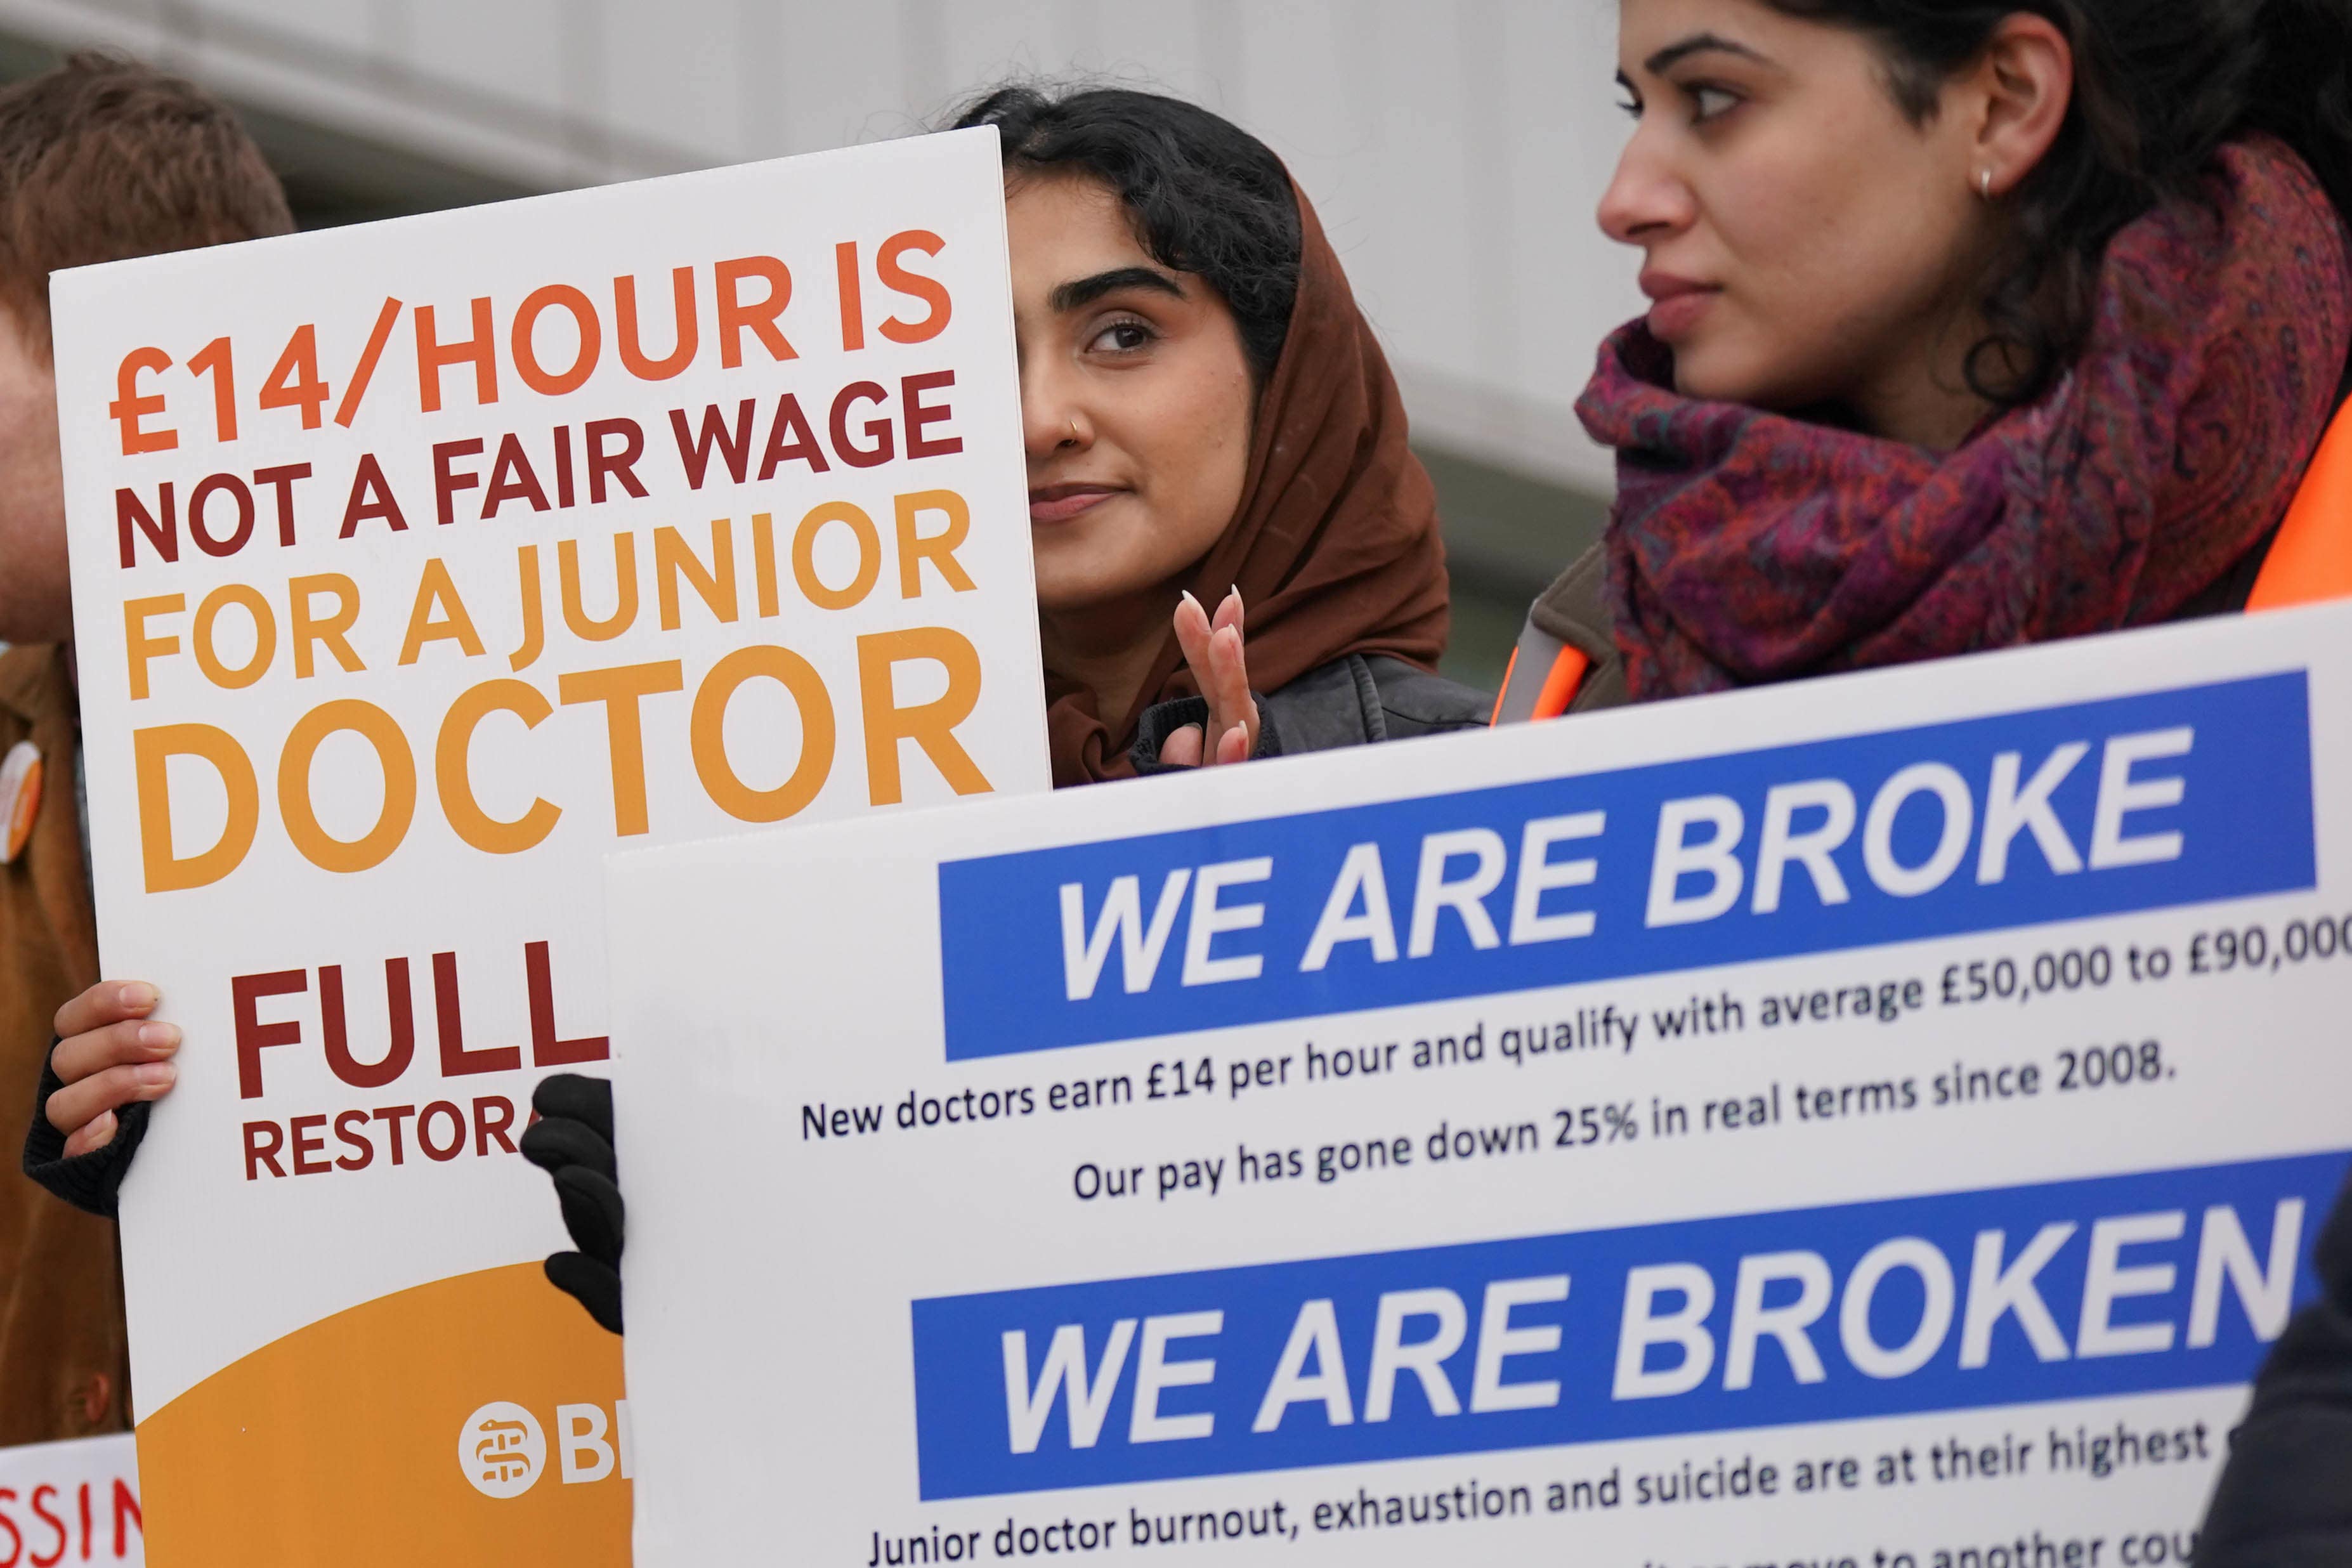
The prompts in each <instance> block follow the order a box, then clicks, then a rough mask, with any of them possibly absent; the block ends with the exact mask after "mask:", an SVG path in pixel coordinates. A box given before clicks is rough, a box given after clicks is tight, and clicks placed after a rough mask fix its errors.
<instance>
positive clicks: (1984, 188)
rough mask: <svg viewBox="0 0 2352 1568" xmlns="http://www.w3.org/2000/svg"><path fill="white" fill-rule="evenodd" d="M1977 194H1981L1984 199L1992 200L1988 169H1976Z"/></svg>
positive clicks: (1990, 176)
mask: <svg viewBox="0 0 2352 1568" xmlns="http://www.w3.org/2000/svg"><path fill="white" fill-rule="evenodd" d="M1977 195H1979V196H1982V197H1983V198H1984V199H1985V200H1986V201H1990V200H1992V171H1991V170H1990V169H1979V170H1978V171H1977Z"/></svg>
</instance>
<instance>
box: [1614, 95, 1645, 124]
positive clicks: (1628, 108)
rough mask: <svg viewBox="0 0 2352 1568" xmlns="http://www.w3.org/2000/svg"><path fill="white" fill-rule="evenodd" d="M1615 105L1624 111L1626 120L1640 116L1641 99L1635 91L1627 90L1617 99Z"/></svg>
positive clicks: (1637, 118)
mask: <svg viewBox="0 0 2352 1568" xmlns="http://www.w3.org/2000/svg"><path fill="white" fill-rule="evenodd" d="M1617 107H1618V108H1619V109H1620V110H1622V111H1623V112H1624V115H1625V117H1626V118H1627V119H1628V120H1639V119H1641V118H1642V100H1641V97H1640V95H1639V94H1637V93H1633V92H1628V93H1627V94H1626V95H1625V96H1624V97H1623V98H1621V99H1619V100H1617Z"/></svg>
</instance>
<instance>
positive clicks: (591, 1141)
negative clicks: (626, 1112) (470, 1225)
mask: <svg viewBox="0 0 2352 1568" xmlns="http://www.w3.org/2000/svg"><path fill="white" fill-rule="evenodd" d="M530 1108H531V1109H532V1110H536V1111H538V1112H539V1120H538V1121H535V1122H533V1123H532V1124H531V1125H530V1128H529V1129H527V1130H526V1131H524V1133H523V1135H522V1153H523V1158H524V1159H526V1160H529V1161H530V1163H532V1164H534V1165H537V1166H539V1167H540V1168H541V1169H542V1170H544V1171H546V1172H547V1173H548V1174H549V1175H550V1176H552V1177H553V1178H554V1179H555V1199H556V1202H558V1203H560V1204H562V1205H563V1228H564V1229H566V1230H568V1231H570V1232H571V1233H572V1242H573V1244H574V1245H576V1246H577V1247H579V1248H580V1250H579V1251H577V1252H559V1253H557V1254H556V1255H555V1256H554V1257H552V1258H549V1259H548V1260H547V1278H548V1281H549V1283H551V1284H552V1285H553V1286H554V1287H555V1288H556V1289H559V1290H561V1291H562V1292H563V1293H564V1294H565V1295H567V1296H569V1297H571V1298H572V1300H576V1301H578V1302H579V1303H580V1304H581V1305H582V1306H583V1307H585V1308H587V1309H588V1315H589V1316H590V1317H592V1318H593V1319H595V1320H596V1321H598V1322H599V1323H601V1324H603V1325H604V1327H605V1328H606V1329H608V1330H610V1331H612V1332H614V1333H616V1334H617V1333H619V1332H620V1331H621V1243H622V1240H623V1239H624V1236H625V1229H626V1226H625V1219H626V1209H625V1205H623V1204H622V1202H621V1189H620V1187H619V1185H618V1184H616V1180H615V1177H616V1174H617V1173H616V1172H615V1170H614V1163H613V1082H612V1080H611V1079H602V1078H586V1077H583V1076H582V1075H581V1074H579V1073H572V1072H560V1073H555V1074H552V1075H551V1076H550V1077H547V1078H543V1079H540V1082H539V1087H538V1088H537V1089H533V1090H532V1091H531V1096H530Z"/></svg>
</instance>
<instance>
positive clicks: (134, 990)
mask: <svg viewBox="0 0 2352 1568" xmlns="http://www.w3.org/2000/svg"><path fill="white" fill-rule="evenodd" d="M114 1002H115V1005H116V1006H118V1007H127V1008H129V1009H131V1011H132V1012H137V1011H139V1010H140V1009H142V1008H145V1007H152V1006H153V1005H155V988H154V987H153V986H152V985H150V984H147V983H146V982H144V981H141V980H134V981H132V982H131V983H130V984H128V985H124V986H121V988H119V989H118V990H117V991H116V992H115V993H114Z"/></svg>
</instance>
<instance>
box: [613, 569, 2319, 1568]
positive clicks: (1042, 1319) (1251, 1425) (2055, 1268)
mask: <svg viewBox="0 0 2352 1568" xmlns="http://www.w3.org/2000/svg"><path fill="white" fill-rule="evenodd" d="M881 826H882V825H879V824H857V823H849V824H840V825H834V826H824V827H820V828H814V829H811V830H809V831H807V832H805V833H802V834H795V835H790V836H781V835H780V836H772V837H761V838H759V839H756V840H754V841H751V842H749V843H738V844H736V845H732V846H730V847H727V848H726V849H724V850H718V849H711V848H706V847H698V846H682V847H676V848H671V849H666V850H657V851H648V852H645V853H640V854H625V855H620V856H616V857H615V858H614V862H613V871H612V876H611V880H610V889H611V896H610V914H611V919H612V922H613V925H612V930H613V952H614V1027H615V1029H616V1031H617V1032H618V1034H619V1036H620V1037H622V1038H623V1039H625V1040H636V1039H644V1040H656V1039H658V1040H661V1041H662V1042H664V1045H665V1047H666V1050H667V1054H666V1055H665V1056H664V1058H662V1060H661V1062H660V1065H659V1066H658V1067H652V1066H644V1065H641V1063H646V1062H649V1060H650V1058H644V1057H640V1056H637V1055H634V1054H633V1055H632V1056H631V1058H629V1059H628V1060H625V1062H624V1063H623V1064H622V1068H621V1077H620V1079H619V1081H618V1083H617V1085H616V1097H617V1110H618V1114H619V1134H620V1147H621V1150H622V1163H623V1168H624V1173H625V1181H626V1186H627V1191H628V1194H629V1201H630V1205H631V1210H630V1215H631V1231H630V1237H629V1249H628V1255H627V1258H626V1261H625V1280H626V1290H627V1294H628V1301H629V1312H630V1325H631V1330H630V1334H629V1337H628V1342H627V1356H628V1363H629V1371H630V1378H631V1385H632V1388H633V1391H634V1394H635V1416H636V1428H635V1430H636V1436H637V1453H638V1462H639V1482H638V1485H639V1498H638V1503H639V1512H638V1522H637V1529H638V1532H639V1533H638V1542H639V1549H640V1551H641V1552H645V1553H646V1554H647V1556H648V1560H651V1558H652V1554H653V1553H654V1552H656V1551H658V1552H660V1553H662V1556H661V1560H663V1561H677V1562H690V1561H748V1560H751V1556H752V1554H753V1553H754V1552H760V1551H763V1550H764V1551H767V1552H774V1551H777V1550H783V1549H788V1550H789V1552H790V1553H791V1555H792V1556H793V1560H794V1561H798V1562H805V1563H839V1564H846V1565H853V1568H875V1565H877V1564H895V1563H956V1562H966V1561H973V1560H982V1559H984V1560H988V1561H999V1560H1004V1559H1019V1560H1027V1559H1032V1558H1047V1557H1050V1558H1053V1559H1054V1560H1057V1561H1059V1560H1063V1559H1064V1558H1066V1557H1067V1558H1076V1559H1080V1560H1084V1559H1087V1558H1089V1557H1094V1558H1118V1557H1124V1556H1127V1555H1129V1554H1131V1553H1134V1552H1140V1551H1144V1550H1146V1549H1149V1551H1150V1557H1151V1560H1153V1561H1158V1560H1160V1558H1162V1557H1166V1558H1168V1559H1170V1560H1171V1561H1204V1562H1205V1561H1210V1560H1212V1559H1213V1560H1215V1561H1219V1562H1233V1561H1255V1560H1256V1559H1257V1557H1258V1556H1260V1555H1265V1554H1271V1555H1272V1556H1278V1557H1279V1558H1280V1559H1281V1560H1283V1561H1302V1562H1317V1563H1399V1564H1402V1563H1429V1562H1470V1561H1475V1562H1485V1563H1503V1562H1508V1563H1557V1562H1561V1561H1566V1560H1570V1558H1571V1557H1572V1559H1573V1560H1574V1561H1577V1562H1580V1563H1625V1564H1636V1563H1727V1562H1735V1563H1796V1562H1804V1563H1848V1564H1868V1565H1872V1568H1960V1565H1973V1568H1989V1565H1992V1564H2001V1565H2004V1568H2021V1565H2023V1564H2027V1563H2073V1564H2077V1565H2078V1568H2080V1565H2083V1564H2088V1563H2109V1564H2112V1563H2164V1562H2178V1561H2180V1560H2181V1557H2182V1554H2183V1552H2185V1549H2186V1544H2187V1542H2188V1540H2189V1536H2190V1534H2191V1533H2192V1532H2193V1531H2194V1529H2195V1526H2196V1523H2197V1521H2198V1518H2199V1515H2200V1511H2201V1509H2202V1506H2203V1500H2204V1498H2205V1495H2206V1493H2207V1490H2208V1489H2209V1487H2210V1482H2211V1479H2212V1478H2213V1476H2214V1474H2215V1471H2216V1468H2217V1467H2218V1466H2219V1464H2220V1462H2221V1458H2222V1457H2223V1454H2224V1452H2225V1444H2226V1435H2227V1433H2228V1431H2229V1428H2230V1426H2231V1424H2232V1423H2233V1421H2234V1420H2235V1419H2236V1418H2237V1414H2238V1412H2239V1411H2240V1409H2241V1408H2242V1403H2243V1398H2244V1384H2245V1382H2246V1380H2247V1378H2248V1377H2249V1375H2250V1374H2251V1373H2252V1370H2253V1369H2254V1367H2255V1366H2256V1365H2257V1364H2258V1363H2259V1361H2260V1359H2261V1357H2262V1355H2263V1352H2264V1349H2265V1347H2266V1346H2267V1345H2268V1343H2269V1342H2271V1341H2273V1339H2274V1338H2275V1337H2276V1336H2277V1334H2278V1333H2279V1331H2280V1330H2281V1328H2282V1326H2283V1325H2284V1321H2285V1320H2286V1318H2287V1315H2288V1313H2289V1310H2290V1309H2291V1307H2292V1305H2293V1304H2294V1301H2295V1300H2298V1299H2300V1298H2302V1297H2305V1296H2307V1295H2308V1294H2309V1292H2310V1291H2311V1289H2314V1284H2313V1281H2312V1279H2310V1277H2309V1274H2308V1271H2307V1264H2306V1263H2305V1261H2304V1260H2305V1258H2306V1257H2307V1254H2308V1248H2309V1245H2310V1242H2311V1239H2312V1237H2313V1236H2314V1234H2315V1231H2316V1230H2317V1228H2318V1226H2319V1223H2320V1221H2321V1219H2322V1217H2323V1216H2324V1215H2325V1214H2326V1210H2327V1208H2328V1206H2329V1204H2330V1202H2331V1200H2332V1199H2333V1197H2334V1195H2335V1194H2336V1190H2337V1186H2338V1184H2339V1182H2340V1181H2341V1179H2342V1176H2343V1174H2344V1171H2345V1167H2346V1163H2347V1148H2352V1131H2347V1123H2346V1121H2345V1116H2344V1111H2343V1107H2344V1106H2345V1105H2346V1104H2347V1102H2352V1058H2347V1055H2346V1053H2345V1052H2344V1050H2343V1049H2342V1038H2343V1027H2342V1021H2343V1019H2344V1018H2345V1016H2347V1012H2352V608H2328V609H2320V610H2313V611H2300V612H2291V613H2282V614H2278V615H2272V616H2251V617H2243V618H2238V619H2233V620H2231V621H2228V622H2206V623H2202V624H2200V625H2199V626H2194V627H2183V628H2168V629H2162V630H2158V631H2153V632H2146V633H2135V634H2128V635H2125V636H2119V637H2108V638H2099V639H2091V640H2085V641H2083V642H2079V643H2073V644H2068V645H2063V646H2055V647H2043V648H2037V649H2029V650H2023V651H2018V652H2011V653H2001V654H1993V655H1986V656H1981V657H1979V658H1969V659H1957V660H1950V661H1945V662H1940V663H1935V664H1930V665H1924V666H1919V667H1915V668H1908V669H1904V670H1896V671H1886V672H1878V673H1873V674H1868V675H1859V676H1852V677H1841V678H1837V679H1828V680H1821V681H1813V682H1807V683H1801V684H1796V685H1791V686H1787V687H1781V688H1777V689H1767V690H1760V691H1756V692H1750V693H1745V694H1739V695H1734V696H1726V697H1719V698H1706V699H1694V700H1687V701H1679V702H1674V703H1666V704H1659V705H1654V706H1650V707H1643V708H1638V709H1633V710H1623V711H1620V712H1616V713H1610V714H1602V715H1595V716H1590V717H1582V718H1577V719H1572V720H1564V721H1557V722H1553V723H1549V724H1535V725H1526V726H1518V727H1514V728H1511V729H1507V730H1505V731H1494V732H1490V733H1486V734H1481V735H1475V736H1468V737H1455V738H1447V739H1443V740H1432V741H1422V742H1409V743H1403V744H1398V745H1392V746H1381V747H1377V748H1374V749H1372V750H1370V751H1366V752H1348V753H1329V754H1325V755H1322V756H1317V757H1307V758H1297V759H1288V760H1284V761H1281V762H1276V763H1264V764H1257V763H1253V764H1250V765H1248V766H1245V767H1239V768H1228V769H1219V770H1215V771H1213V772H1210V773H1202V774H1199V775H1195V776H1192V777H1190V778H1185V779H1180V780H1169V779H1153V780H1147V781H1143V782H1140V783H1137V784H1119V785H1113V786H1108V787H1106V788H1103V789H1099V790H1087V791H1083V792H1078V793H1076V794H1064V795H1056V796H1054V797H1052V798H1051V799H1039V800H1031V801H1006V802H995V803H987V804H984V805H975V806H972V807H970V808H967V809H965V810H961V811H959V812H956V813H952V814H949V813H940V814H929V815H926V816H922V817H918V818H910V819H906V820H903V821H900V822H898V823H895V824H892V825H890V826H891V827H892V829H893V831H892V832H890V833H889V834H887V835H885V834H884V833H883V832H881V831H879V829H880V827H881ZM807 889H824V896H823V897H822V898H819V899H812V898H809V897H807V896H806V890H807ZM780 1537H781V1540H780ZM1269 1560H1271V1557H1270V1558H1269Z"/></svg>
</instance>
